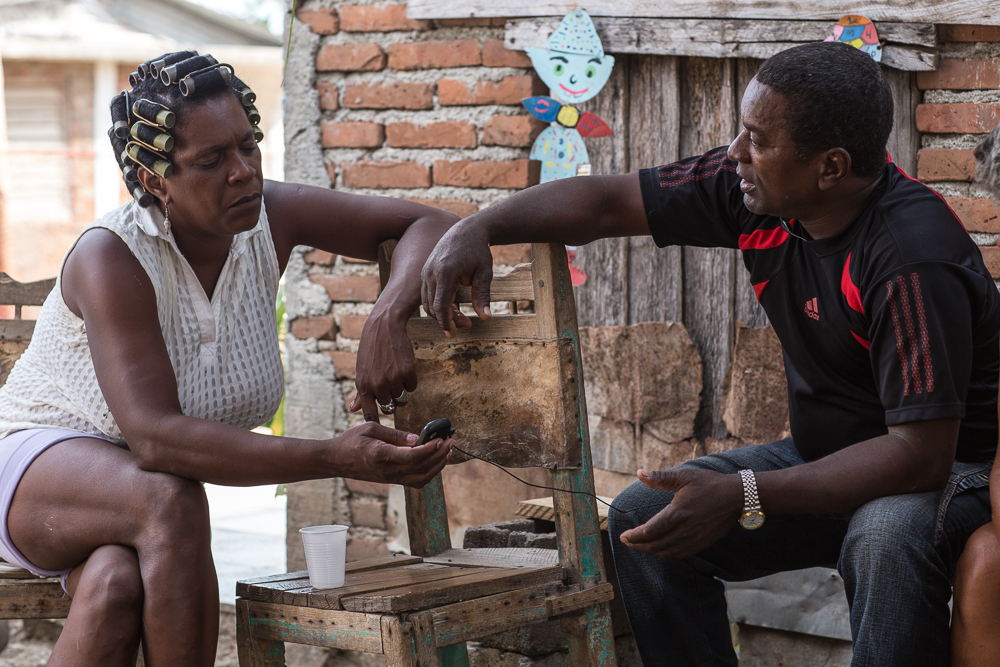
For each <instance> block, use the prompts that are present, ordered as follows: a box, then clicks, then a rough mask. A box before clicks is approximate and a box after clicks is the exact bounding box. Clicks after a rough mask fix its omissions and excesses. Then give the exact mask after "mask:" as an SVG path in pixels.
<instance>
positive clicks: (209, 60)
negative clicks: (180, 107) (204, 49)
mask: <svg viewBox="0 0 1000 667" xmlns="http://www.w3.org/2000/svg"><path fill="white" fill-rule="evenodd" d="M218 63H219V61H218V60H216V59H215V58H213V57H212V56H210V55H207V54H206V55H204V56H192V57H191V58H187V59H185V60H182V61H180V62H178V63H174V64H173V65H167V66H166V67H164V68H163V69H161V70H160V81H162V82H163V85H165V86H169V85H172V84H175V83H177V82H178V81H180V80H181V79H183V78H184V77H185V76H187V75H188V74H190V73H191V72H196V71H198V70H200V69H205V68H206V67H211V66H212V65H217V64H218Z"/></svg>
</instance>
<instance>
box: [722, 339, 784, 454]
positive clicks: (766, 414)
mask: <svg viewBox="0 0 1000 667" xmlns="http://www.w3.org/2000/svg"><path fill="white" fill-rule="evenodd" d="M722 419H723V421H725V422H726V427H727V428H728V429H729V432H730V433H731V434H732V435H734V436H736V437H738V438H741V439H742V440H745V441H748V442H749V443H762V442H771V441H772V440H779V439H781V438H783V437H786V435H787V433H788V382H787V381H786V379H785V365H784V360H783V359H782V356H781V343H780V342H779V341H778V336H777V335H776V334H775V333H774V329H772V328H771V327H762V328H760V329H751V328H750V327H747V326H745V325H743V324H740V325H738V326H737V327H736V342H735V344H734V346H733V362H732V364H731V365H730V367H729V373H728V374H727V375H726V380H725V382H724V384H723V395H722Z"/></svg>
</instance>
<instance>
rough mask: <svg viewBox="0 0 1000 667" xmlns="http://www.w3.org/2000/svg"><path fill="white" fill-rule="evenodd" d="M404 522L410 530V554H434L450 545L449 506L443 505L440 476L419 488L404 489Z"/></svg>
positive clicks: (448, 547) (442, 486) (442, 488)
mask: <svg viewBox="0 0 1000 667" xmlns="http://www.w3.org/2000/svg"><path fill="white" fill-rule="evenodd" d="M405 493H406V523H407V530H408V531H409V533H410V553H411V554H413V555H414V556H436V555H438V554H439V553H441V552H443V551H447V550H448V549H450V548H451V532H450V531H449V530H448V509H447V508H446V507H445V504H444V485H443V484H442V483H441V475H438V476H437V477H435V478H434V479H433V480H431V482H430V483H429V484H428V485H427V486H425V487H424V488H422V489H411V488H407V489H405Z"/></svg>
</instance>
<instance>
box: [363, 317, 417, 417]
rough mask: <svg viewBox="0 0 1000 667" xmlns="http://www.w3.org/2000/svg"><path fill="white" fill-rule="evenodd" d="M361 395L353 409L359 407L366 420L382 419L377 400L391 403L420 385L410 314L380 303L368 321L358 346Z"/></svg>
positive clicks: (382, 402) (384, 403) (385, 403)
mask: <svg viewBox="0 0 1000 667" xmlns="http://www.w3.org/2000/svg"><path fill="white" fill-rule="evenodd" d="M354 386H355V387H357V389H358V395H357V396H355V398H354V401H352V402H351V407H350V410H351V412H357V411H358V410H359V409H360V410H361V413H362V414H363V415H364V417H365V421H369V422H378V409H377V408H376V402H378V403H381V404H382V405H388V404H389V403H390V402H392V399H394V398H399V397H400V395H402V393H403V391H404V390H405V391H414V390H415V389H416V388H417V369H416V366H415V365H414V361H413V346H412V345H411V344H410V339H409V337H408V336H407V335H406V317H404V316H402V315H394V314H393V313H391V312H389V311H388V310H387V309H384V308H381V307H379V305H376V307H375V310H373V311H372V313H371V315H369V316H368V319H367V320H366V321H365V326H364V329H363V330H362V331H361V344H360V345H359V347H358V365H357V377H356V379H355V380H354Z"/></svg>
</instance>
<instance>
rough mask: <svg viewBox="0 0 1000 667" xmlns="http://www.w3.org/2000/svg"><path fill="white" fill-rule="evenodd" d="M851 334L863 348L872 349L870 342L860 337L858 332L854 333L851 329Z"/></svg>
mask: <svg viewBox="0 0 1000 667" xmlns="http://www.w3.org/2000/svg"><path fill="white" fill-rule="evenodd" d="M851 335H852V336H854V340H856V341H858V342H859V343H861V346H862V347H863V348H865V349H866V350H870V349H872V344H871V343H869V342H868V341H866V340H865V339H864V338H862V337H861V336H859V335H858V334H856V333H854V332H853V331H852V332H851Z"/></svg>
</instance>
